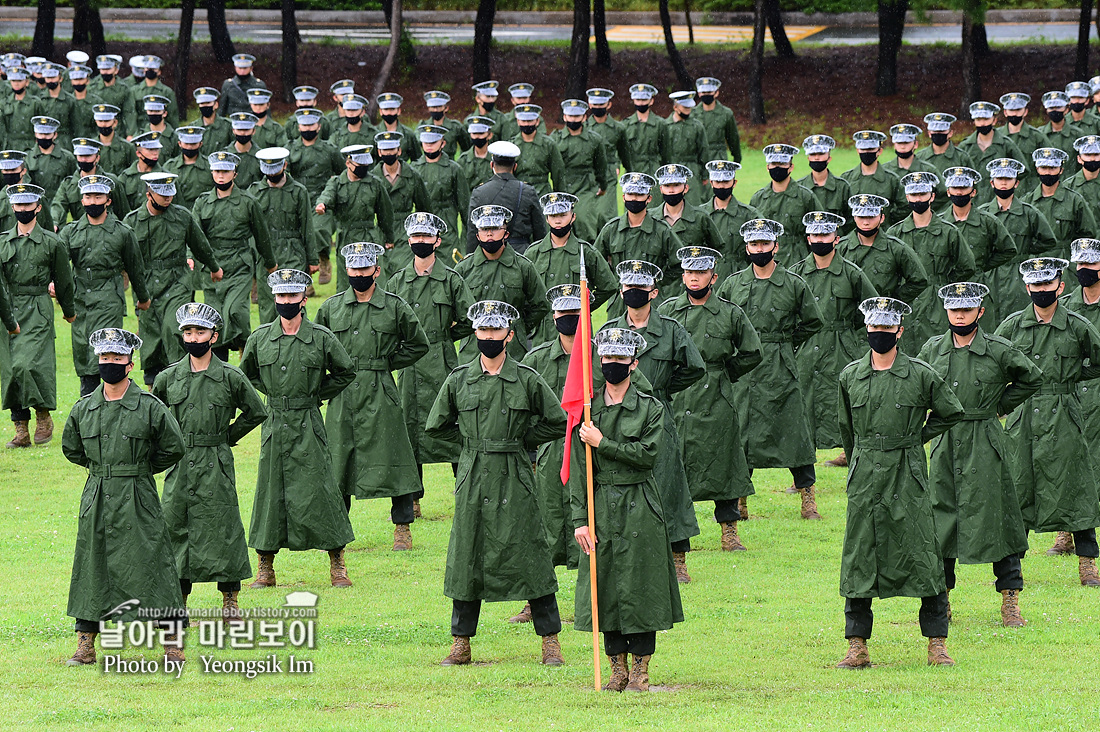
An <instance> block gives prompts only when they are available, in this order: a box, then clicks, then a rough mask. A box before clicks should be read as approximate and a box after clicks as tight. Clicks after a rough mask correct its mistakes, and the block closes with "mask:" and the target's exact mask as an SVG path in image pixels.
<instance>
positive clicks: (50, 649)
mask: <svg viewBox="0 0 1100 732" xmlns="http://www.w3.org/2000/svg"><path fill="white" fill-rule="evenodd" d="M792 142H797V141H794V140H792ZM748 158H749V160H750V162H751V163H752V165H751V166H750V170H748V171H746V172H745V174H744V175H743V176H742V183H741V185H740V187H739V188H738V193H739V196H740V197H741V198H742V199H744V200H747V199H748V197H749V195H750V194H751V191H752V190H754V189H755V188H757V187H759V186H760V185H762V184H763V182H764V180H765V178H766V175H765V174H764V173H763V172H762V167H763V166H762V157H761V156H759V154H758V153H754V154H750V155H749V156H748ZM853 161H854V154H853V153H852V152H851V151H849V150H845V151H841V152H838V153H837V169H838V172H839V171H842V170H843V169H844V168H846V167H849V166H850V165H851V164H852V162H853ZM804 170H805V163H804V161H802V160H800V161H799V171H804ZM801 174H803V173H802V172H799V175H801ZM333 289H334V288H333V286H332V285H329V286H327V287H324V288H321V293H322V295H321V296H325V295H329V294H331V293H332V292H333ZM319 301H320V297H318V298H316V299H315V300H314V302H313V303H312V304H311V307H313V308H315V307H316V305H317V304H318V303H319ZM600 319H601V320H602V315H601V317H600ZM253 322H256V320H254V321H253ZM134 325H135V323H134V320H133V319H132V317H131V318H129V319H128V326H130V327H133V326H134ZM58 351H59V352H58V362H59V365H60V371H61V374H62V376H61V394H60V401H61V403H62V404H64V405H69V404H71V403H72V402H73V401H74V400H75V399H76V396H77V381H76V379H75V377H74V376H72V366H71V359H70V347H69V328H68V326H67V325H66V324H65V323H64V322H63V321H60V319H59V330H58ZM234 361H235V357H234ZM66 412H67V410H65V409H63V410H62V412H61V414H60V415H58V417H59V418H58V429H59V431H60V425H61V423H63V421H64V417H65V413H66ZM5 424H6V423H5ZM6 429H8V428H7V427H5V430H6ZM7 438H8V435H6V434H5V437H4V441H6V440H7ZM258 443H259V431H258V430H257V431H256V432H254V433H253V434H252V435H250V436H249V437H248V438H247V439H245V440H244V441H243V442H242V444H241V445H240V446H239V447H238V448H237V449H236V457H237V471H238V477H239V492H240V503H241V512H242V514H243V516H244V517H245V520H246V521H247V520H248V517H249V516H250V512H251V503H252V496H253V487H254V485H255V476H256V460H257V456H258V452H259V444H258ZM831 454H832V453H830V454H829V455H825V454H822V456H821V457H822V458H824V457H828V456H831ZM427 477H428V492H427V497H426V498H425V500H424V510H425V520H423V521H419V522H417V523H416V524H415V525H414V527H413V537H414V549H413V551H411V552H408V553H406V554H394V553H392V552H391V551H390V545H391V533H392V529H391V526H390V524H389V521H388V511H389V506H388V504H387V503H385V502H381V501H374V502H357V503H356V504H355V506H354V507H353V509H352V519H353V523H354V526H355V532H356V537H357V540H356V541H355V543H353V544H351V545H350V546H349V552H348V565H349V569H350V573H351V577H352V579H353V580H354V582H355V586H354V587H353V588H350V589H346V590H336V589H333V588H331V587H329V585H328V571H327V570H328V567H327V558H326V557H325V555H324V554H323V553H320V552H306V553H293V554H292V553H288V552H283V553H281V554H280V555H279V558H278V561H277V564H276V568H277V572H278V577H279V581H280V587H279V588H278V589H274V590H260V591H253V590H248V589H245V590H244V591H243V592H242V593H241V598H240V599H241V604H242V606H244V607H263V606H269V607H274V606H278V605H281V604H282V603H283V599H284V595H285V593H286V592H288V591H292V590H298V589H307V590H312V591H314V592H317V593H318V594H319V595H320V596H321V600H320V604H319V614H320V618H319V621H318V648H317V649H316V650H315V651H314V652H312V653H311V654H308V655H309V657H310V658H311V659H312V660H313V661H314V662H315V665H316V671H315V673H314V674H313V675H312V676H309V677H300V676H299V677H294V676H287V675H282V676H270V677H260V678H257V679H254V680H251V681H248V680H245V679H244V678H243V677H236V676H232V677H215V676H209V675H206V674H203V673H202V672H201V669H202V664H201V661H200V660H199V655H200V649H199V648H197V647H195V645H194V644H192V645H191V647H189V649H188V654H189V655H188V657H189V661H188V664H187V667H186V669H185V670H184V673H183V677H182V679H180V680H178V681H176V680H171V679H168V678H165V677H163V676H159V677H144V676H129V677H119V676H105V675H103V674H102V673H101V672H100V671H99V670H97V669H93V668H75V669H74V668H67V667H65V666H64V665H63V661H64V660H65V659H66V658H68V657H69V656H70V655H71V653H72V651H73V649H74V644H75V636H74V634H73V632H72V621H71V619H70V618H68V617H66V615H65V607H66V597H67V589H68V581H69V571H70V566H71V561H72V550H73V542H74V536H75V531H76V512H77V507H78V503H79V499H80V493H81V488H82V486H83V483H84V471H82V470H81V469H79V468H77V467H75V466H73V465H71V464H69V463H67V462H66V461H65V459H64V457H63V456H62V455H61V450H60V435H58V438H56V439H55V440H54V442H53V444H51V445H50V446H48V447H44V448H34V449H27V450H21V451H18V452H13V451H9V450H0V489H2V491H3V494H4V497H5V498H4V504H5V507H6V510H5V511H4V512H3V516H2V518H0V619H2V620H0V674H2V676H3V678H5V679H6V683H5V684H4V687H3V690H2V691H0V715H2V718H4V719H7V720H8V722H6V723H4V726H5V727H10V728H19V729H51V730H52V729H71V728H81V729H94V730H111V731H113V730H121V729H141V730H161V729H164V730H167V729H173V730H175V729H186V730H191V729H193V730H203V731H204V732H206V731H207V730H284V729H303V730H342V729H357V730H361V729H401V730H406V731H411V730H440V729H478V730H497V729H500V730H511V729H551V728H553V729H567V730H572V729H582V728H583V729H591V730H620V729H624V728H629V729H662V730H670V729H677V730H679V729H684V730H688V729H691V730H698V729H719V728H733V727H738V728H746V729H765V728H767V729H807V728H822V729H824V728H828V729H853V730H854V729H859V730H876V729H961V728H968V729H1005V730H1018V729H1058V728H1061V729H1067V728H1074V727H1076V724H1081V723H1082V720H1083V719H1084V717H1083V715H1082V712H1083V711H1084V708H1083V707H1084V706H1085V705H1091V701H1089V700H1090V699H1091V696H1087V695H1088V694H1089V690H1091V686H1092V682H1091V680H1092V679H1095V678H1096V676H1097V674H1098V672H1100V661H1098V660H1097V656H1098V654H1097V650H1098V647H1100V644H1098V642H1097V638H1098V632H1100V622H1098V613H1097V598H1098V597H1100V595H1098V593H1097V592H1096V591H1095V590H1088V589H1085V588H1082V587H1080V586H1079V585H1078V583H1077V572H1076V569H1077V567H1076V560H1075V559H1073V558H1049V557H1046V556H1044V555H1043V551H1042V550H1045V549H1046V548H1047V547H1048V546H1049V545H1050V543H1051V541H1052V538H1053V537H1052V536H1051V535H1043V536H1036V537H1033V547H1034V548H1035V549H1036V550H1037V551H1033V552H1032V553H1031V555H1029V557H1028V559H1027V560H1026V561H1025V563H1024V573H1025V577H1026V582H1027V589H1026V590H1025V592H1024V593H1023V595H1022V609H1023V614H1024V616H1025V617H1026V618H1027V619H1028V620H1030V625H1029V626H1028V627H1026V628H1024V629H1021V630H1014V631H1006V630H1005V629H1003V628H1001V627H1000V625H999V614H998V606H999V601H1000V597H999V596H998V595H997V594H996V593H995V592H994V590H993V588H992V573H991V570H990V569H989V568H988V567H968V568H965V569H961V571H960V577H959V582H960V584H959V587H958V589H957V590H956V592H955V593H954V595H953V601H954V615H955V625H954V626H953V628H952V634H951V638H950V639H949V642H948V648H949V651H950V652H951V654H952V655H953V657H954V658H955V660H956V661H957V662H958V664H959V665H958V666H957V667H956V668H952V669H930V668H928V667H927V666H926V665H925V643H924V640H923V639H922V638H921V637H920V633H919V629H918V626H917V622H916V620H917V607H918V604H919V602H918V601H917V600H913V599H898V600H893V601H889V602H882V603H879V604H877V605H876V609H877V611H878V613H877V615H878V625H877V629H876V633H875V635H874V637H873V638H872V640H871V654H872V659H873V660H874V661H875V663H876V668H874V669H872V670H869V671H864V672H858V673H851V672H841V671H837V670H835V669H833V665H834V664H835V663H836V662H837V661H838V660H839V659H840V658H841V656H842V655H843V653H844V651H845V648H846V645H845V642H844V639H843V601H842V600H841V598H840V597H839V596H838V590H837V585H838V581H839V580H838V572H839V566H840V548H841V542H842V538H843V525H844V511H845V500H844V471H843V470H840V469H836V468H820V472H819V481H818V490H819V494H818V501H819V506H820V510H821V513H822V515H823V516H824V520H823V521H820V522H813V523H810V522H804V521H801V520H799V518H798V499H797V497H796V496H791V495H786V494H784V493H783V489H784V488H785V487H786V486H787V485H789V483H790V476H789V474H788V473H787V472H786V471H779V470H764V471H760V472H758V474H757V476H756V489H757V493H758V495H757V497H755V498H753V499H751V500H750V507H751V511H752V514H753V516H754V517H757V518H754V519H753V520H751V521H749V522H747V523H745V524H743V525H742V536H743V540H744V542H745V544H746V545H747V546H748V547H749V549H750V551H749V552H747V553H738V554H723V553H721V552H719V551H717V547H718V542H719V532H718V528H717V526H716V524H715V523H714V522H713V520H712V518H711V514H710V508H711V507H710V506H707V505H700V506H699V512H698V515H699V523H700V526H701V527H702V530H703V533H702V535H701V536H700V537H698V538H697V539H696V540H695V542H694V544H695V547H696V549H697V551H695V552H693V553H692V554H691V555H690V556H689V568H690V570H691V572H692V575H693V577H694V582H693V583H692V584H690V585H688V586H686V587H684V588H683V600H684V610H685V615H686V621H685V622H684V623H683V624H682V625H679V626H677V627H676V628H675V629H673V630H672V631H670V632H667V633H661V634H660V636H659V639H658V647H657V654H656V656H655V657H654V661H653V664H652V666H651V671H652V679H653V682H654V683H655V684H659V685H662V686H666V687H671V690H668V691H664V692H654V693H651V694H649V695H645V696H642V695H635V696H630V695H622V696H614V695H607V694H596V693H594V692H593V691H591V688H590V687H591V648H590V645H589V640H590V636H589V635H587V634H582V633H577V632H575V631H573V630H572V628H571V626H569V625H567V626H566V629H565V630H564V631H563V633H562V641H563V647H564V654H565V658H566V662H567V664H566V666H565V667H564V668H560V669H556V670H551V669H545V668H543V667H541V666H540V665H539V664H538V663H537V660H538V657H539V643H538V640H537V638H536V637H535V636H534V635H533V631H532V630H531V628H530V626H513V625H509V624H508V623H507V622H506V618H508V617H509V616H510V615H512V614H514V613H515V612H516V611H518V610H519V603H509V604H504V605H486V606H485V607H484V608H483V612H482V616H481V620H482V622H481V628H480V631H481V632H480V633H479V635H478V636H477V637H476V638H475V639H474V658H475V661H476V662H478V665H475V666H471V667H465V668H452V669H444V668H441V667H439V665H438V662H439V660H440V659H441V658H442V657H443V656H444V655H446V653H447V649H448V646H449V643H450V637H449V619H450V602H449V601H448V600H447V599H446V598H445V597H444V596H443V594H442V586H443V572H444V564H445V554H446V543H447V536H448V532H449V529H450V517H451V511H452V502H451V496H450V492H451V490H452V488H453V479H452V478H451V473H450V469H449V466H442V465H437V466H431V467H430V468H429V470H428V472H427ZM253 567H255V561H254V560H253ZM559 580H560V583H561V591H560V593H559V604H560V606H561V609H562V614H563V617H564V618H566V619H568V620H571V619H572V616H573V597H574V587H575V581H576V578H575V575H574V574H573V573H570V572H566V571H560V572H559ZM219 603H220V596H219V595H218V594H217V592H216V590H215V588H214V587H213V585H200V586H198V587H197V588H196V591H195V593H194V594H193V595H192V605H193V606H215V605H217V604H219ZM204 652H205V653H210V652H209V651H204ZM101 655H102V653H101ZM123 655H124V657H126V658H138V657H139V656H141V655H142V652H141V651H137V650H130V651H126V652H124V654H123ZM144 655H145V656H146V657H147V658H153V657H154V656H158V655H159V654H158V653H156V652H150V651H145V652H144ZM212 655H213V656H215V657H216V658H218V659H223V660H224V659H260V658H263V656H264V655H266V654H265V653H264V652H263V651H260V650H254V651H230V650H224V651H214V652H213V653H212ZM279 655H280V656H281V657H285V655H286V652H285V651H283V652H279ZM299 655H302V654H299ZM606 673H607V670H606V667H605V674H606Z"/></svg>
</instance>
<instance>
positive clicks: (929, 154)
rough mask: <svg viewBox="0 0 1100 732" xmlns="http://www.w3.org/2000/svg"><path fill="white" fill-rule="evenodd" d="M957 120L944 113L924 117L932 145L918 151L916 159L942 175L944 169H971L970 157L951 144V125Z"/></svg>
mask: <svg viewBox="0 0 1100 732" xmlns="http://www.w3.org/2000/svg"><path fill="white" fill-rule="evenodd" d="M956 120H957V118H956V117H955V115H953V114H947V113H946V112H932V113H930V114H926V115H924V126H925V128H926V129H927V130H928V137H929V139H931V140H932V144H931V146H929V147H926V148H924V149H922V150H920V151H919V152H918V153H917V157H918V158H919V159H921V160H923V161H924V162H926V163H928V164H929V165H931V166H933V167H934V168H935V169H936V170H937V171H939V173H940V174H941V175H942V174H943V171H944V170H945V169H946V168H958V167H960V166H961V167H964V168H973V167H974V164H973V161H972V160H971V159H970V156H969V155H967V154H966V153H964V152H963V151H962V150H959V148H958V147H956V146H955V143H953V142H951V135H952V134H953V131H952V129H951V127H952V125H954V124H955V122H956Z"/></svg>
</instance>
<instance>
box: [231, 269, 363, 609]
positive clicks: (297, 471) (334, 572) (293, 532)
mask: <svg viewBox="0 0 1100 732" xmlns="http://www.w3.org/2000/svg"><path fill="white" fill-rule="evenodd" d="M312 281H313V280H312V278H311V277H310V276H309V275H308V274H306V273H305V272H300V271H298V270H293V269H280V270H276V271H275V272H272V273H271V274H270V275H269V276H268V285H269V286H270V287H271V290H272V292H274V293H275V309H276V310H277V311H278V313H279V319H278V320H276V321H274V322H272V323H264V324H263V325H261V326H260V327H259V328H257V329H256V331H255V332H254V333H253V334H252V335H251V336H249V338H248V343H247V344H246V345H245V348H244V356H243V357H242V358H241V371H243V372H244V374H245V376H247V377H248V380H249V381H251V382H252V385H253V386H254V387H256V389H257V390H258V391H260V392H263V393H264V394H265V395H266V396H267V409H268V415H267V420H266V421H265V422H264V424H263V428H262V431H261V433H260V464H259V470H258V472H257V475H256V497H255V499H254V501H253V503H252V521H251V523H250V527H249V534H248V545H249V546H250V547H252V548H253V549H255V550H256V554H257V555H258V556H259V568H258V570H257V572H256V581H255V582H253V583H252V584H251V585H250V586H251V587H252V589H260V588H263V587H274V586H275V584H276V582H275V555H276V554H277V553H278V551H279V550H280V549H290V550H291V551H307V550H310V549H321V550H324V551H327V552H328V556H329V580H330V581H331V583H332V586H333V587H351V580H350V579H348V569H347V566H346V565H345V564H344V547H345V546H347V545H348V544H350V543H351V542H352V541H354V539H355V534H354V533H353V532H352V529H351V521H350V520H349V519H348V512H347V510H346V509H345V508H344V502H343V500H342V499H341V495H340V486H339V485H338V484H337V483H336V478H335V476H334V475H333V467H332V455H331V453H330V451H329V445H328V433H327V432H326V431H325V423H324V421H323V420H322V419H321V402H322V401H325V400H330V399H332V398H333V397H335V396H336V395H337V394H339V393H340V392H342V391H344V389H346V388H347V387H348V386H350V385H351V383H352V382H353V381H355V362H354V361H352V359H351V357H350V356H349V355H348V352H347V351H346V350H344V347H343V346H342V345H341V344H340V341H339V339H337V338H336V336H335V335H333V333H332V331H330V330H329V329H328V328H325V327H324V326H321V325H317V324H315V323H313V322H312V321H310V320H309V318H307V317H306V314H305V301H306V298H305V290H306V287H308V286H309V284H310V283H311V282H312Z"/></svg>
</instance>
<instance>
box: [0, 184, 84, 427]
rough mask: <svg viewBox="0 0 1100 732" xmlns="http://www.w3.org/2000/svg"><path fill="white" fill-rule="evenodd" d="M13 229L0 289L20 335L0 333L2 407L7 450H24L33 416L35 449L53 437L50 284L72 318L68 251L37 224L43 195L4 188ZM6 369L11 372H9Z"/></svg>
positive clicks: (0, 238)
mask: <svg viewBox="0 0 1100 732" xmlns="http://www.w3.org/2000/svg"><path fill="white" fill-rule="evenodd" d="M6 193H7V198H8V202H9V203H10V204H11V208H12V209H13V213H14V216H15V219H16V223H15V225H14V226H13V227H12V228H11V229H10V230H8V231H6V232H4V233H3V234H0V289H4V290H5V291H6V294H7V296H8V297H10V299H11V309H12V312H13V319H14V322H13V323H8V324H7V325H8V329H9V330H11V327H10V326H12V325H15V326H16V327H17V328H18V330H19V332H18V333H17V334H15V335H8V334H0V363H3V364H4V366H5V369H4V370H5V373H4V385H3V408H4V409H10V410H11V421H12V422H14V423H15V433H16V434H15V438H14V439H13V440H12V441H11V442H9V443H8V447H29V446H30V445H31V435H30V432H29V429H28V424H29V422H30V418H31V409H34V413H35V427H34V444H36V445H44V444H46V443H47V442H49V441H50V440H51V439H52V438H53V418H52V417H51V416H50V412H52V411H54V410H56V409H57V356H56V353H55V351H54V341H55V339H56V332H55V329H54V306H53V303H52V302H51V301H50V285H51V284H52V285H53V293H54V296H55V297H56V298H57V303H58V305H60V306H61V313H62V315H63V316H64V318H65V320H67V321H69V322H70V323H71V322H73V320H74V319H75V317H76V309H75V302H74V299H73V273H72V268H71V265H70V263H69V252H68V250H67V249H66V248H65V247H64V246H62V244H61V241H60V240H59V239H58V237H57V235H55V234H54V233H53V232H52V231H49V230H48V229H46V228H45V227H43V226H42V225H40V224H39V223H38V220H37V216H38V215H40V212H41V211H42V210H43V209H42V197H43V196H44V195H45V191H43V190H42V189H41V188H39V187H38V186H33V185H26V184H23V183H20V184H18V185H14V186H8V188H7V190H6ZM9 369H10V371H9Z"/></svg>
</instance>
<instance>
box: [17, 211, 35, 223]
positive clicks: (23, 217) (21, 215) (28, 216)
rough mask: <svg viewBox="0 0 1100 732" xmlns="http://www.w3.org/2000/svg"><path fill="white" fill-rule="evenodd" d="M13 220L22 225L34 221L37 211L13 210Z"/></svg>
mask: <svg viewBox="0 0 1100 732" xmlns="http://www.w3.org/2000/svg"><path fill="white" fill-rule="evenodd" d="M14 213H15V220H16V221H18V222H19V223H21V224H23V225H24V226H25V225H27V224H29V223H30V222H32V221H34V217H35V216H37V215H38V212H37V211H15V212H14Z"/></svg>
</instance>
